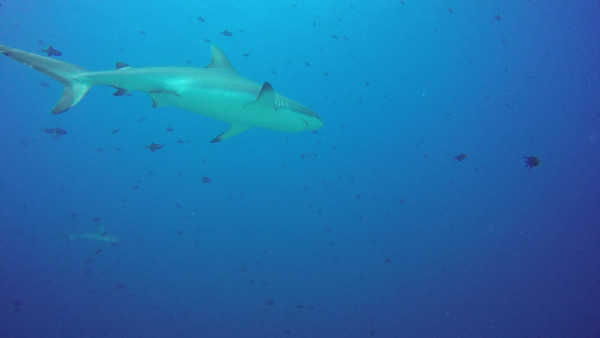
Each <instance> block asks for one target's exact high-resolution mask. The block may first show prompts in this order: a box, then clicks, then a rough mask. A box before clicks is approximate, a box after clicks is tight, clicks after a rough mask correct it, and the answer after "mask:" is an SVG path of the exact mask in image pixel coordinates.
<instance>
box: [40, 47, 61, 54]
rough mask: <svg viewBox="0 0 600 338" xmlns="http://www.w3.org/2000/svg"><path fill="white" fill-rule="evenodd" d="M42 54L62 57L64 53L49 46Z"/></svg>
mask: <svg viewBox="0 0 600 338" xmlns="http://www.w3.org/2000/svg"><path fill="white" fill-rule="evenodd" d="M42 52H44V53H46V54H48V56H61V55H62V52H61V51H59V50H58V49H54V48H52V46H48V48H46V49H42Z"/></svg>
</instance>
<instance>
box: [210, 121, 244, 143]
mask: <svg viewBox="0 0 600 338" xmlns="http://www.w3.org/2000/svg"><path fill="white" fill-rule="evenodd" d="M248 129H250V127H248V126H245V125H243V124H230V125H229V128H228V129H227V130H225V131H224V132H222V133H221V134H219V136H217V137H215V138H214V139H212V141H210V143H216V142H221V141H223V140H226V139H228V138H231V137H233V136H235V135H237V134H239V133H241V132H243V131H245V130H248Z"/></svg>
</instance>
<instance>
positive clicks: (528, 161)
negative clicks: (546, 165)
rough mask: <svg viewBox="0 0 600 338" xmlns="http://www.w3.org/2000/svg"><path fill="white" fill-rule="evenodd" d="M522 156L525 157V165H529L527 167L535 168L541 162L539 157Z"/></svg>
mask: <svg viewBox="0 0 600 338" xmlns="http://www.w3.org/2000/svg"><path fill="white" fill-rule="evenodd" d="M523 158H524V159H525V166H526V167H529V169H531V168H535V167H537V166H539V165H540V164H542V161H540V159H539V158H537V157H536V156H525V157H523Z"/></svg>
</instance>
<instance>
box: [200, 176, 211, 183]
mask: <svg viewBox="0 0 600 338" xmlns="http://www.w3.org/2000/svg"><path fill="white" fill-rule="evenodd" d="M201 181H202V183H210V182H212V180H211V179H210V177H208V176H206V175H204V176H202V179H201Z"/></svg>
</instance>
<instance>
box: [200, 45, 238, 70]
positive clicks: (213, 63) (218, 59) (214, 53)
mask: <svg viewBox="0 0 600 338" xmlns="http://www.w3.org/2000/svg"><path fill="white" fill-rule="evenodd" d="M210 54H211V55H210V56H211V59H210V64H209V65H208V66H206V68H214V69H219V70H224V71H228V72H232V73H235V69H233V66H232V65H231V62H229V59H228V58H227V56H225V53H223V51H222V50H220V49H219V47H217V46H214V45H213V46H211V47H210Z"/></svg>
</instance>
